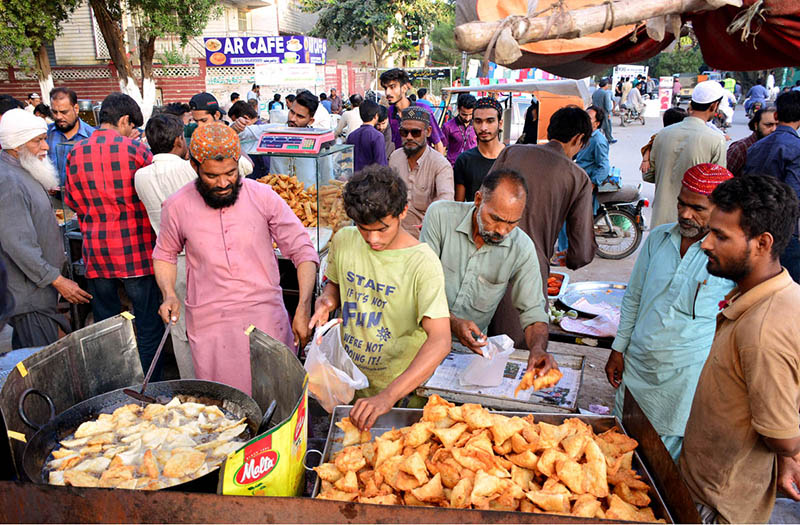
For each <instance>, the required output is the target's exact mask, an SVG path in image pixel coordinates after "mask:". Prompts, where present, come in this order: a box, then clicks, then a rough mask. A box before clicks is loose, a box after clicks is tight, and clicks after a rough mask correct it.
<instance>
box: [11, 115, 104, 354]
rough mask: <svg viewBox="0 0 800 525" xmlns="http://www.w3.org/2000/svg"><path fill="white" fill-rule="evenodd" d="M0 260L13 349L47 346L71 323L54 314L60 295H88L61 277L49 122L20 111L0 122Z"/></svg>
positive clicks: (73, 298) (83, 298) (84, 299)
mask: <svg viewBox="0 0 800 525" xmlns="http://www.w3.org/2000/svg"><path fill="white" fill-rule="evenodd" d="M0 146H2V148H3V151H2V152H0V187H2V188H3V191H2V192H0V261H2V263H3V264H4V265H5V267H6V268H7V269H8V289H9V292H10V294H11V296H12V297H13V299H14V303H15V308H14V310H13V312H12V314H11V318H10V320H9V324H10V325H11V326H12V327H13V328H14V334H13V336H12V339H11V346H12V347H13V348H27V347H36V346H46V345H49V344H50V343H53V342H55V341H56V340H58V329H59V327H60V328H62V329H63V330H64V332H68V331H69V325H67V323H66V320H65V319H64V318H63V316H61V315H60V314H59V313H58V312H57V310H56V305H57V303H58V294H59V293H60V294H61V295H62V296H64V298H65V299H67V300H68V301H70V302H72V303H88V302H89V300H90V299H91V298H92V296H91V295H89V294H88V293H86V292H85V291H83V290H81V288H80V287H79V286H78V285H77V284H76V283H74V282H73V281H71V280H69V279H67V278H65V277H63V276H62V275H61V268H62V266H63V265H64V263H65V262H66V258H65V256H64V240H63V238H62V237H61V230H59V228H58V224H56V217H55V213H54V212H53V207H52V204H51V203H50V197H49V195H48V191H50V190H52V189H55V188H57V187H58V174H57V173H56V169H55V167H54V166H53V164H52V163H51V162H50V160H49V159H48V157H47V150H48V146H47V124H45V122H44V120H42V119H41V118H39V117H36V116H34V115H33V114H32V113H29V112H27V111H25V110H22V109H12V110H11V111H8V112H6V113H5V114H4V118H3V120H2V121H0Z"/></svg>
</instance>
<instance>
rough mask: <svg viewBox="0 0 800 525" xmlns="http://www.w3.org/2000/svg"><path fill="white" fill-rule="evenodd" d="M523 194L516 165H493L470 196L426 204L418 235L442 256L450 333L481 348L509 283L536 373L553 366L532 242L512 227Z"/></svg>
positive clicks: (475, 349)
mask: <svg viewBox="0 0 800 525" xmlns="http://www.w3.org/2000/svg"><path fill="white" fill-rule="evenodd" d="M527 195H528V187H527V184H526V182H525V179H524V178H522V176H521V175H520V174H519V173H518V172H516V171H514V170H510V169H497V170H494V171H491V172H489V174H488V175H486V178H485V179H484V180H483V183H482V185H481V188H480V190H478V192H477V193H476V194H475V202H474V203H472V202H453V201H437V202H434V203H433V204H431V205H430V206H429V207H428V210H427V211H426V212H425V219H424V220H423V222H422V232H421V233H420V238H419V239H420V241H423V242H426V243H427V244H428V245H429V246H430V247H431V249H432V250H433V252H434V253H435V254H436V255H437V256H438V257H439V259H440V260H441V261H442V268H443V269H444V280H445V291H446V293H447V305H448V307H449V308H450V331H451V332H452V334H453V338H454V339H457V340H458V341H459V342H460V343H461V344H463V345H464V346H466V347H467V348H469V349H470V350H472V351H473V352H476V353H481V354H482V351H481V349H482V348H483V347H485V346H486V344H487V341H486V335H485V334H486V332H487V329H488V327H489V322H490V321H491V320H492V317H494V314H495V311H496V310H497V306H498V305H499V304H500V300H501V299H502V298H503V296H504V295H505V293H506V289H507V288H509V285H510V288H511V299H512V302H513V304H514V308H516V310H517V311H518V312H519V318H520V322H521V325H522V326H523V327H524V331H525V343H526V346H527V347H528V349H529V351H530V355H529V358H528V368H530V369H533V368H539V367H544V368H543V369H542V370H541V371H540V372H539V373H540V375H541V374H545V373H547V371H548V370H549V369H550V368H551V367H554V366H557V365H556V362H555V360H554V359H553V357H552V355H551V354H549V353H548V352H547V338H548V326H549V321H550V319H549V317H548V314H547V312H546V310H545V299H544V296H543V295H542V293H541V289H542V276H541V272H540V271H539V260H538V257H537V255H536V248H535V246H534V244H533V241H532V240H531V239H530V237H528V236H527V235H526V234H525V232H523V231H522V230H521V229H520V228H518V227H517V226H518V224H519V221H520V219H521V218H522V216H523V211H524V210H525V202H526V201H527Z"/></svg>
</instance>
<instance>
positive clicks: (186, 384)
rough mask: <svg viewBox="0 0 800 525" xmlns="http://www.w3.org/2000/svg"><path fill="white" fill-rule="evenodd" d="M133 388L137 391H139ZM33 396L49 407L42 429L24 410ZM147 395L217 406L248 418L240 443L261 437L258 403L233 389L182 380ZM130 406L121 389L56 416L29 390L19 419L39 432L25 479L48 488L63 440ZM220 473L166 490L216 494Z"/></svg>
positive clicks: (25, 462)
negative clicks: (47, 468)
mask: <svg viewBox="0 0 800 525" xmlns="http://www.w3.org/2000/svg"><path fill="white" fill-rule="evenodd" d="M140 386H141V385H140ZM131 388H136V389H137V390H138V387H131ZM31 393H35V394H37V395H40V396H42V397H44V398H45V400H46V401H47V402H48V403H49V405H50V413H51V418H50V420H49V421H48V422H47V423H45V424H44V425H41V426H40V427H39V425H36V424H35V423H33V422H31V421H30V419H29V418H28V417H27V416H26V415H25V411H24V409H23V403H24V402H25V398H26V397H27V395H29V394H31ZM147 394H148V395H150V396H152V397H155V398H156V399H158V400H159V401H160V402H164V403H166V402H168V401H169V400H170V399H171V398H173V397H174V396H180V397H181V398H182V397H183V396H193V397H195V398H197V399H198V401H199V402H200V403H204V404H207V405H217V406H219V407H220V408H222V409H224V410H227V411H228V412H230V413H231V414H233V415H234V416H235V417H237V418H242V417H246V418H247V425H248V428H247V430H246V431H245V432H244V433H243V434H242V435H241V436H239V438H238V439H243V440H248V439H251V438H253V437H255V436H256V435H258V433H259V432H258V429H259V423H261V422H262V418H261V409H260V408H259V406H258V403H256V402H255V401H254V400H253V398H251V397H250V396H248V395H247V394H245V393H244V392H242V391H241V390H237V389H235V388H233V387H231V386H228V385H225V384H222V383H215V382H212V381H201V380H198V379H182V380H175V381H162V382H159V383H149V384H148V385H147ZM130 403H136V401H135V400H133V399H131V398H130V397H129V396H127V395H126V394H124V393H123V392H122V389H121V388H120V389H119V390H114V391H112V392H107V393H105V394H101V395H99V396H95V397H92V398H90V399H87V400H85V401H82V402H80V403H78V404H77V405H75V406H73V407H71V408H68V409H67V410H65V411H64V412H62V413H60V414H58V415H57V416H55V414H54V412H55V410H54V409H53V402H52V400H50V398H49V397H47V396H46V395H45V394H42V393H41V392H39V391H36V390H28V391H26V392H25V393H23V395H22V397H21V398H20V402H19V407H20V409H19V411H20V417H22V420H23V421H25V423H26V424H28V425H30V426H32V427H34V428H37V427H38V431H37V432H36V433H35V434H34V435H33V437H32V438H31V439H30V440H29V441H28V444H27V445H26V446H25V452H24V453H23V455H22V466H23V469H24V472H25V475H26V476H27V477H28V478H29V479H30V480H31V481H33V482H34V483H43V484H47V479H46V478H45V476H44V473H43V467H44V465H45V463H46V462H47V458H48V457H49V456H50V454H51V453H52V452H53V450H54V449H55V448H57V447H58V446H59V442H60V441H61V440H63V439H65V438H66V437H67V436H69V435H70V434H73V433H74V432H75V430H77V428H78V426H79V425H80V424H81V423H83V422H84V421H88V420H90V419H93V418H96V417H97V416H98V415H99V414H101V413H111V412H113V411H114V410H115V409H117V408H119V407H121V406H123V405H127V404H130ZM218 472H219V469H218V468H216V469H214V470H212V471H211V472H209V473H208V474H206V475H204V476H202V477H200V478H197V479H194V480H191V481H187V482H186V483H181V484H179V485H173V486H172V487H169V489H166V490H180V491H187V492H216V490H217V483H218V480H219V476H218Z"/></svg>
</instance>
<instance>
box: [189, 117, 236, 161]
mask: <svg viewBox="0 0 800 525" xmlns="http://www.w3.org/2000/svg"><path fill="white" fill-rule="evenodd" d="M241 151H242V147H241V144H240V143H239V135H237V134H236V132H235V131H233V129H231V128H229V127H228V126H226V125H225V124H224V123H222V122H212V123H211V124H206V125H205V126H200V127H198V128H197V129H196V130H195V132H194V133H193V134H192V143H191V145H190V146H189V152H190V153H191V154H192V158H193V159H195V160H196V161H197V162H199V163H201V164H202V163H203V161H205V160H208V159H215V160H220V159H234V160H239V156H240V155H241Z"/></svg>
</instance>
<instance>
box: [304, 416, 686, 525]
mask: <svg viewBox="0 0 800 525" xmlns="http://www.w3.org/2000/svg"><path fill="white" fill-rule="evenodd" d="M352 408H353V406H352V405H339V406H337V407H336V408H334V409H333V413H332V414H331V426H330V428H329V429H328V437H327V439H326V440H325V449H324V450H323V451H322V460H321V462H320V464H322V463H327V462H329V461H330V460H331V457H332V456H333V455H334V454H335V453H336V452H339V451H340V450H341V449H342V448H343V447H342V440H343V439H344V432H342V430H341V429H340V428H339V427H337V426H336V423H337V422H339V421H341V420H342V419H344V418H346V417H348V416H349V415H350V409H352ZM491 412H492V413H494V414H501V415H504V416H508V417H513V416H519V417H525V416H527V415H529V414H530V415H533V417H534V419H535V420H536V421H537V422H539V421H544V422H545V423H550V424H551V425H560V424H561V423H563V422H564V421H565V420H566V419H570V418H577V419H580V420H581V421H583V422H584V423H586V424H588V425H590V426H591V427H592V430H594V433H595V434H601V433H603V432H605V431H606V430H609V429H611V428H614V427H615V426H616V427H618V428H619V429H620V431H621V432H622V433H623V434H625V435H626V436H627V435H628V432H627V431H626V430H625V427H623V426H622V422H621V421H620V420H618V419H617V418H616V417H614V416H596V415H590V414H544V413H536V412H511V411H501V410H492V411H491ZM420 419H422V409H421V408H393V409H391V410H390V411H389V412H387V413H386V414H384V415H382V416H380V417H379V418H378V419H377V420H376V421H375V424H374V425H373V426H372V429H371V432H372V439H375V438H376V437H378V436H381V435H383V433H384V432H389V431H390V430H392V429H394V428H401V427H407V426H411V425H413V424H414V423H416V422H418V421H419V420H420ZM632 466H633V470H635V471H636V472H637V473H638V474H639V475H640V476H642V480H643V481H644V482H645V483H647V484H648V485H649V486H650V491H649V492H648V493H649V495H650V497H651V501H650V507H651V508H652V509H653V513H654V514H655V516H656V519H663V520H666V522H667V523H674V521H673V519H672V516H671V515H670V513H669V511H668V510H667V505H666V504H665V503H664V499H663V498H662V497H661V494H660V493H659V492H658V489H657V488H656V484H655V483H654V482H653V477H652V476H651V475H650V473H649V472H648V471H647V468H645V466H644V463H643V462H642V459H641V458H640V457H639V449H638V447H637V448H636V449H635V450H634V451H633V461H632ZM321 487H322V483H321V481H320V479H319V476H317V479H316V481H315V482H314V490H313V491H312V493H311V497H312V498H316V497H317V494H319V492H320V490H321ZM517 512H519V511H517ZM519 513H520V514H525V515H528V514H529V513H527V512H519ZM542 515H545V514H542ZM608 521H612V520H608ZM613 521H618V520H613Z"/></svg>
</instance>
